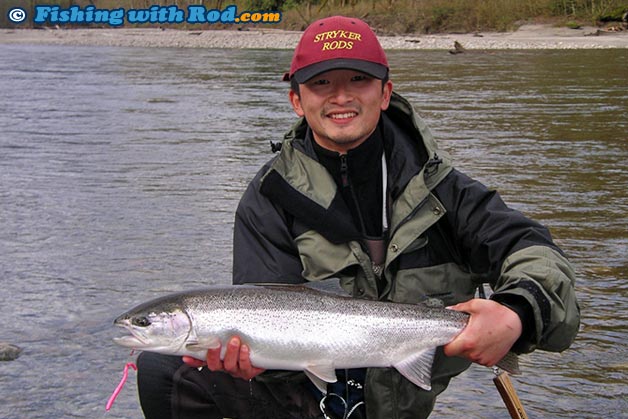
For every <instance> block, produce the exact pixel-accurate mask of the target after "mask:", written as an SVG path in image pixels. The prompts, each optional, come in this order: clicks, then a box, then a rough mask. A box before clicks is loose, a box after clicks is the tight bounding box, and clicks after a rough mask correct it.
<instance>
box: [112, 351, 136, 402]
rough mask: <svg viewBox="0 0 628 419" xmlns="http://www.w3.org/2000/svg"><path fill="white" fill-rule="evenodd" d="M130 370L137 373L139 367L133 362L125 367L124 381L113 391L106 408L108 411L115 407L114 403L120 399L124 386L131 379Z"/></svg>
mask: <svg viewBox="0 0 628 419" xmlns="http://www.w3.org/2000/svg"><path fill="white" fill-rule="evenodd" d="M129 368H133V369H134V370H135V371H137V365H135V364H134V363H133V362H127V364H126V365H125V366H124V371H123V372H122V379H121V380H120V383H119V384H118V386H117V387H116V389H115V390H113V393H112V394H111V397H109V400H108V401H107V405H106V406H105V410H106V411H109V409H111V406H113V402H114V401H115V400H116V397H118V394H120V392H121V391H122V388H123V387H124V384H125V383H126V380H127V378H128V377H129Z"/></svg>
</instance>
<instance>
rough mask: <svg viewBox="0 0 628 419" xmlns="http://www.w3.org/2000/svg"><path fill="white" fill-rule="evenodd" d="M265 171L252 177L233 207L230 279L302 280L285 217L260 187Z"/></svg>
mask: <svg viewBox="0 0 628 419" xmlns="http://www.w3.org/2000/svg"><path fill="white" fill-rule="evenodd" d="M264 171H265V170H264V169H262V170H261V171H260V172H259V173H258V174H257V176H256V177H255V178H254V179H253V180H252V181H251V183H250V184H249V186H248V187H247V189H246V191H245V192H244V194H243V195H242V198H241V199H240V203H239V205H238V208H237V210H236V215H235V223H234V235H233V283H234V284H243V283H251V282H258V283H259V282H283V283H300V282H304V281H303V279H302V277H301V272H302V270H303V268H302V266H301V261H300V259H299V255H298V251H297V248H296V245H295V244H294V241H293V239H292V235H291V233H290V228H289V220H288V217H287V216H286V214H285V213H284V212H283V211H282V210H281V209H280V208H278V207H276V206H275V205H273V204H272V202H270V200H268V199H267V198H266V197H265V196H263V195H262V194H261V193H260V191H259V186H260V179H261V176H262V174H263V173H264Z"/></svg>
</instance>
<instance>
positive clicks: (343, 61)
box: [284, 16, 388, 83]
mask: <svg viewBox="0 0 628 419" xmlns="http://www.w3.org/2000/svg"><path fill="white" fill-rule="evenodd" d="M341 68H343V69H350V70H357V71H361V72H363V73H366V74H368V75H370V76H373V77H375V78H377V79H383V78H384V77H386V74H388V60H387V59H386V54H385V53H384V49H383V48H382V46H381V45H380V43H379V41H378V40H377V37H376V36H375V33H374V32H373V30H372V29H371V28H370V27H369V25H367V24H366V22H364V21H362V20H360V19H357V18H351V17H344V16H331V17H327V18H324V19H320V20H317V21H316V22H314V23H312V24H311V25H310V26H308V27H307V29H305V32H303V36H301V40H300V41H299V44H298V45H297V47H296V49H295V50H294V56H293V57H292V64H291V65H290V71H289V72H288V73H286V74H284V80H286V81H288V80H290V79H291V78H292V77H294V78H295V79H296V81H297V82H299V83H304V82H306V81H308V80H309V79H311V78H312V77H314V76H316V75H317V74H320V73H323V72H325V71H329V70H335V69H341Z"/></svg>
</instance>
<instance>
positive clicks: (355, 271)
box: [139, 16, 579, 418]
mask: <svg viewBox="0 0 628 419" xmlns="http://www.w3.org/2000/svg"><path fill="white" fill-rule="evenodd" d="M388 71H389V68H388V62H387V59H386V55H385V53H384V51H383V49H382V48H381V46H380V44H379V41H378V40H377V38H376V36H375V34H374V33H373V32H372V30H371V29H370V28H369V27H368V25H366V24H365V23H364V22H362V21H360V20H358V19H353V18H345V17H339V16H335V17H331V18H326V19H322V20H319V21H317V22H314V23H313V24H312V25H310V26H309V27H308V28H307V29H306V31H305V32H304V34H303V36H302V38H301V40H300V42H299V45H298V46H297V48H296V50H295V53H294V57H293V60H292V64H291V67H290V71H289V73H288V74H286V76H285V79H286V80H289V81H290V83H291V90H290V93H289V99H290V103H291V104H292V107H293V109H294V111H295V112H296V114H297V115H298V116H299V117H301V119H300V120H299V122H298V123H297V124H296V125H295V126H294V127H293V129H292V130H291V131H290V132H289V133H288V134H287V135H286V136H285V140H284V141H283V143H282V147H281V151H280V153H279V155H278V156H276V157H275V158H274V159H273V160H271V161H270V162H269V163H268V164H267V165H266V166H264V167H263V168H262V169H261V170H260V172H259V173H258V174H257V176H256V177H255V178H254V179H253V181H252V182H251V184H250V185H249V187H248V188H247V190H246V192H245V193H244V195H243V197H242V200H241V202H240V205H239V207H238V210H237V213H236V221H235V231H234V270H233V275H234V276H233V281H234V283H236V284H241V283H245V282H285V283H299V282H303V281H318V280H323V279H325V278H330V277H338V278H340V280H341V284H342V286H343V287H344V288H345V289H346V290H347V291H349V292H351V293H352V294H353V295H354V296H355V297H356V298H370V299H381V300H388V301H394V302H417V301H420V300H421V299H423V298H425V297H436V298H439V299H441V300H443V301H444V302H445V304H447V305H449V306H452V308H453V309H455V310H462V311H465V312H468V313H470V314H471V317H470V321H469V324H468V326H467V327H466V328H465V330H464V331H463V332H462V333H461V334H460V335H459V336H458V337H457V338H455V339H454V340H453V341H452V342H451V343H449V344H448V345H446V346H445V347H444V348H442V349H441V350H439V351H438V352H437V356H436V359H435V362H434V366H433V370H432V390H431V391H429V392H428V391H425V390H422V389H420V388H418V387H417V386H415V385H414V384H412V383H410V382H409V381H407V380H406V379H405V378H403V377H402V376H401V375H400V374H399V373H398V372H397V371H396V370H394V369H389V368H369V369H355V370H346V371H338V376H339V383H336V384H333V385H331V386H330V388H329V389H328V390H329V392H330V393H334V394H337V395H338V396H334V398H331V399H330V398H328V399H326V400H325V401H324V402H323V405H324V406H323V407H324V409H325V411H326V414H327V415H329V416H330V417H332V416H334V415H335V416H339V417H342V416H343V415H344V413H345V411H351V412H352V413H351V417H352V418H358V417H368V418H391V417H397V418H423V417H427V416H428V415H429V413H430V412H431V410H432V408H433V405H434V401H435V398H436V396H437V395H438V394H439V393H440V392H442V391H443V390H444V389H445V388H446V386H447V385H448V383H449V381H450V379H451V378H452V377H453V376H455V375H457V374H459V373H460V372H462V371H464V370H465V369H466V368H467V367H468V366H469V364H470V362H477V363H479V364H482V365H486V366H491V365H494V364H495V363H496V362H498V361H499V360H500V359H501V358H502V357H503V356H504V355H505V354H506V353H507V352H508V351H510V350H513V351H515V352H520V353H521V352H530V351H532V350H534V349H536V348H540V349H545V350H550V351H561V350H563V349H565V348H567V347H568V346H569V345H570V344H571V342H572V341H573V339H574V337H575V335H576V332H577V329H578V324H579V309H578V305H577V302H576V298H575V294H574V286H573V283H574V273H573V270H572V268H571V267H570V265H569V262H568V261H567V260H566V259H565V258H564V256H563V254H562V252H561V251H560V249H558V247H557V246H556V245H555V244H554V243H553V242H552V239H551V237H550V235H549V232H548V231H547V230H546V229H545V228H544V227H542V226H541V225H539V224H537V223H535V222H533V221H531V220H529V219H527V218H525V217H524V216H523V215H522V214H520V213H519V212H516V211H514V210H511V209H509V208H508V207H507V206H506V205H505V204H504V203H503V202H502V200H501V199H500V197H499V196H498V194H497V193H495V192H492V191H489V190H488V189H486V188H485V187H484V186H483V185H481V184H479V183H478V182H475V181H473V180H472V179H470V178H468V177H466V176H465V175H463V174H462V173H460V172H458V171H457V170H455V169H454V168H453V167H452V164H451V161H450V160H449V158H448V156H447V154H446V153H445V152H443V151H441V150H439V149H438V148H437V146H436V144H435V142H434V140H433V138H432V136H431V133H430V132H429V130H428V128H427V127H426V126H425V124H424V123H423V121H422V120H421V119H420V118H419V117H418V116H417V115H416V114H415V113H414V112H413V110H412V107H411V105H410V104H409V103H408V102H407V101H406V100H405V99H403V98H402V97H401V96H399V95H397V94H396V93H394V92H393V85H392V82H391V81H390V80H389V79H388ZM484 282H488V283H490V284H491V286H492V288H493V289H494V291H495V292H494V294H493V295H492V297H491V299H489V300H486V299H477V298H473V297H474V294H475V290H476V289H477V287H478V286H479V285H480V284H482V283H484ZM184 361H185V363H186V364H185V365H184V364H182V363H181V361H178V360H177V361H176V363H174V364H173V363H172V361H168V362H166V361H163V357H159V356H154V355H145V356H142V357H141V358H140V361H139V366H140V376H139V385H140V396H141V398H142V405H143V407H144V410H145V412H146V413H147V416H148V417H153V416H151V415H152V414H149V412H148V410H150V409H151V406H152V407H154V406H156V404H157V402H155V401H154V400H152V402H151V397H153V398H156V397H163V391H160V390H159V389H160V388H162V389H163V388H164V387H167V388H169V389H172V390H171V393H172V396H171V397H169V398H167V399H166V402H165V405H164V406H163V408H161V409H157V410H158V411H159V412H160V413H166V414H165V415H162V416H155V417H212V418H213V417H216V418H221V417H223V415H224V416H226V417H247V418H249V417H250V418H256V417H295V418H309V417H321V411H320V410H319V408H318V405H319V402H320V400H321V399H322V394H320V393H318V392H317V391H316V390H315V389H314V388H313V387H312V385H311V384H310V383H309V382H308V380H307V379H306V378H305V376H304V375H303V374H302V373H297V372H279V371H263V370H261V369H258V368H256V366H255V365H251V362H250V360H249V348H248V347H247V346H246V345H241V342H240V340H239V338H238V337H237V336H234V337H233V338H232V339H231V341H230V342H229V343H228V347H227V348H226V353H225V356H224V359H222V360H221V359H220V349H217V350H211V351H209V352H208V355H207V359H206V361H205V362H202V361H199V360H193V359H190V358H185V359H184ZM160 362H162V365H164V367H163V368H162V369H161V370H158V369H156V368H155V366H154V364H155V363H157V364H159V363H160ZM205 365H206V366H207V368H205V369H203V370H201V371H200V372H199V371H198V370H196V369H193V368H189V367H190V366H193V367H201V366H205ZM212 371H214V372H212ZM156 383H162V386H161V387H159V385H158V384H156ZM340 399H342V400H340ZM345 405H346V408H345ZM147 409H148V410H147ZM166 410H168V412H166ZM153 411H154V410H153ZM197 414H198V416H195V415H197ZM203 415H205V416H203Z"/></svg>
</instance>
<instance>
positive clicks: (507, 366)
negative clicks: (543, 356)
mask: <svg viewBox="0 0 628 419" xmlns="http://www.w3.org/2000/svg"><path fill="white" fill-rule="evenodd" d="M495 366H496V367H498V368H501V369H503V370H504V371H508V372H509V373H511V374H513V375H518V374H521V370H520V369H519V357H518V356H517V354H515V353H514V352H508V353H507V354H506V356H504V357H503V358H502V359H501V360H500V361H499V362H498V363H497V364H495Z"/></svg>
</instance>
